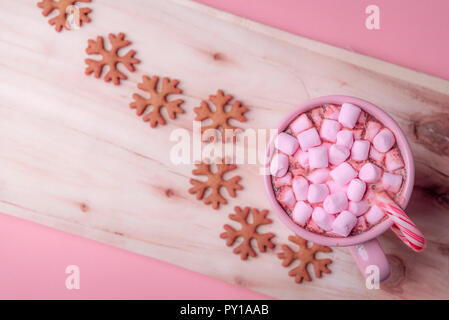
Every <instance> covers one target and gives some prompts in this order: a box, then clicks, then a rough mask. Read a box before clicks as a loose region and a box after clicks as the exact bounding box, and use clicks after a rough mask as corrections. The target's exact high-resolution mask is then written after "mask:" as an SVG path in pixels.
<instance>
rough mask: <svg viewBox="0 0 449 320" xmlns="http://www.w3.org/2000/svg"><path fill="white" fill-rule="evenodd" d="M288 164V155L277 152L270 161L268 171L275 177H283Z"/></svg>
mask: <svg viewBox="0 0 449 320" xmlns="http://www.w3.org/2000/svg"><path fill="white" fill-rule="evenodd" d="M288 166H289V162H288V156H287V155H286V154H285V153H282V152H277V153H276V154H275V155H274V156H273V158H272V159H271V163H270V173H271V175H272V176H275V177H278V178H280V177H283V176H285V174H286V173H287V170H288Z"/></svg>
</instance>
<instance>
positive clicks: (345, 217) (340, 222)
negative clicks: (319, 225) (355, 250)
mask: <svg viewBox="0 0 449 320" xmlns="http://www.w3.org/2000/svg"><path fill="white" fill-rule="evenodd" d="M356 223H357V218H356V216H355V215H353V214H352V213H351V212H349V211H346V210H345V211H342V212H341V213H340V214H339V215H338V217H337V218H336V219H335V220H334V222H332V231H333V232H335V233H336V234H338V235H340V236H343V237H347V236H348V235H349V234H350V233H351V230H352V228H354V226H355V225H356Z"/></svg>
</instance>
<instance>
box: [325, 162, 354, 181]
mask: <svg viewBox="0 0 449 320" xmlns="http://www.w3.org/2000/svg"><path fill="white" fill-rule="evenodd" d="M330 175H331V177H332V179H334V180H335V182H337V183H339V184H342V185H344V184H347V183H348V182H349V181H351V180H352V179H354V178H355V177H357V171H356V170H354V168H353V167H352V166H351V165H350V164H349V163H347V162H343V163H342V164H339V165H338V166H337V167H336V168H335V169H333V170H332V171H331V172H330Z"/></svg>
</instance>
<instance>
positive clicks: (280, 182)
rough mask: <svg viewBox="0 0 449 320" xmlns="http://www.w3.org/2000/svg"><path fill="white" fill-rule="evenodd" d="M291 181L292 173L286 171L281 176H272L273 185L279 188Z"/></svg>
mask: <svg viewBox="0 0 449 320" xmlns="http://www.w3.org/2000/svg"><path fill="white" fill-rule="evenodd" d="M291 183H292V174H291V173H290V172H287V174H286V175H285V176H283V177H280V178H278V177H275V178H274V186H275V187H276V188H280V187H282V186H289V185H290V184H291Z"/></svg>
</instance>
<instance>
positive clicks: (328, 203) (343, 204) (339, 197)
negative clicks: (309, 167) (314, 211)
mask: <svg viewBox="0 0 449 320" xmlns="http://www.w3.org/2000/svg"><path fill="white" fill-rule="evenodd" d="M323 208H324V210H326V212H328V213H339V212H342V211H343V210H346V209H347V208H348V198H347V197H346V193H344V192H337V193H333V194H331V195H328V196H327V197H326V199H324V203H323Z"/></svg>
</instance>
